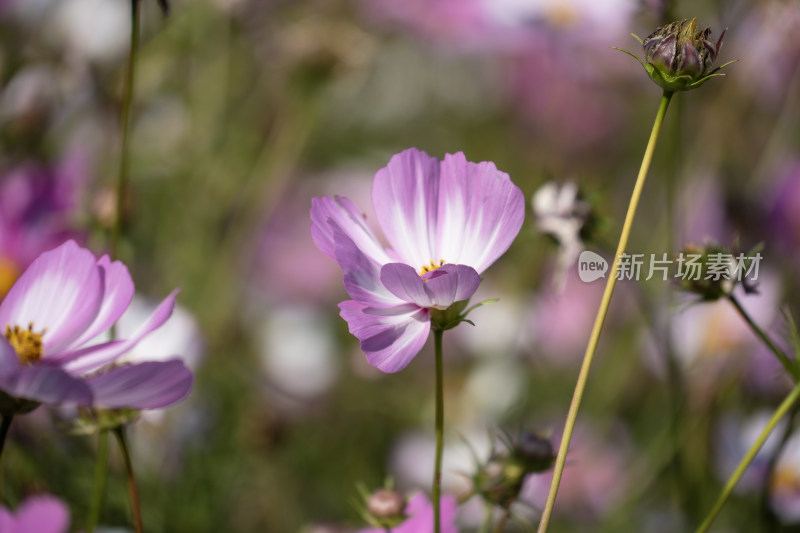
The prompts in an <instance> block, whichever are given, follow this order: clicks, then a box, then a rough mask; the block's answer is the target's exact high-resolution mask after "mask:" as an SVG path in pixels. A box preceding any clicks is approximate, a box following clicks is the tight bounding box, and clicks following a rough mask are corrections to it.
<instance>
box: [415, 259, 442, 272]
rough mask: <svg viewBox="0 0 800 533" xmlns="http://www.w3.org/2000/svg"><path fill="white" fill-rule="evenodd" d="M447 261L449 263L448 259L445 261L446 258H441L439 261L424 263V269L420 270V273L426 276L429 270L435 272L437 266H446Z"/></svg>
mask: <svg viewBox="0 0 800 533" xmlns="http://www.w3.org/2000/svg"><path fill="white" fill-rule="evenodd" d="M445 263H447V261H445V260H444V259H439V262H438V263H437V262H436V261H433V260H432V261H431V262H430V263H428V264H427V265H422V269H421V270H420V271H419V275H420V276H424V275H425V274H427V273H428V272H433V271H434V270H436V269H437V268H439V267H442V266H444V265H445Z"/></svg>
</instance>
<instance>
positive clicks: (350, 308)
mask: <svg viewBox="0 0 800 533" xmlns="http://www.w3.org/2000/svg"><path fill="white" fill-rule="evenodd" d="M339 309H340V310H341V313H340V314H341V316H342V318H344V319H345V320H346V321H347V324H348V326H349V327H350V333H352V334H353V335H355V336H356V338H358V340H359V341H361V349H362V350H364V353H366V355H367V361H369V364H371V365H372V366H374V367H376V368H377V369H378V370H381V371H383V372H387V373H393V372H398V371H400V370H402V369H404V368H405V367H406V366H408V364H409V363H410V362H411V360H412V359H414V357H416V355H417V354H418V353H419V351H420V350H421V349H422V347H423V346H424V345H425V341H426V340H427V338H428V333H429V332H430V329H431V323H430V317H429V313H428V311H427V310H426V309H420V308H419V307H417V306H415V305H413V304H406V305H400V306H397V307H395V308H393V309H379V310H376V311H375V312H371V311H373V310H372V309H370V308H369V307H367V306H365V305H363V304H360V303H358V302H354V301H352V300H347V301H345V302H342V303H340V304H339Z"/></svg>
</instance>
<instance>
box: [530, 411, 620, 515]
mask: <svg viewBox="0 0 800 533" xmlns="http://www.w3.org/2000/svg"><path fill="white" fill-rule="evenodd" d="M556 434H559V435H560V434H561V429H560V428H559V429H558V431H557V432H556ZM554 445H556V443H554ZM633 453H634V449H633V447H632V445H631V443H630V439H629V437H628V432H627V429H626V427H625V426H624V425H622V424H621V423H616V424H614V425H611V426H608V427H607V430H606V431H605V432H604V433H603V434H600V433H599V432H598V430H597V429H596V428H595V427H593V426H590V425H586V424H581V423H578V425H577V427H576V429H575V433H574V435H573V438H572V444H571V445H570V452H569V454H568V456H567V467H566V468H565V470H564V474H563V478H562V480H561V488H560V489H559V491H558V502H559V504H558V505H557V506H556V508H555V512H556V513H560V514H561V515H564V516H569V517H570V518H571V519H572V520H573V521H581V520H589V521H591V520H593V519H596V518H597V517H600V516H604V515H607V514H608V513H610V512H612V511H613V510H614V507H615V506H616V505H617V504H619V503H620V502H621V501H622V499H623V498H624V496H625V494H626V493H627V491H628V488H629V487H630V484H631V478H630V465H631V464H632V462H633V461H634V457H633ZM552 477H553V474H552V472H548V473H544V474H532V475H530V476H528V478H527V480H526V481H525V484H524V486H523V488H522V494H521V495H520V499H521V500H523V501H528V502H530V503H531V504H533V505H534V506H535V507H536V508H542V507H543V506H544V502H545V499H546V498H547V492H548V489H549V487H550V482H551V480H552Z"/></svg>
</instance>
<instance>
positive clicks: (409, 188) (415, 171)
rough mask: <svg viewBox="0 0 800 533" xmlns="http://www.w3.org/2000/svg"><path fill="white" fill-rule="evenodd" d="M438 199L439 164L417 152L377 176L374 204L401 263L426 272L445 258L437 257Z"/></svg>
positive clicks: (411, 151) (394, 159) (399, 156)
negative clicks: (425, 267)
mask: <svg viewBox="0 0 800 533" xmlns="http://www.w3.org/2000/svg"><path fill="white" fill-rule="evenodd" d="M438 197H439V161H438V160H437V159H436V158H434V157H431V156H429V155H428V154H426V153H425V152H421V151H420V150H417V149H416V148H410V149H408V150H405V151H403V152H400V153H399V154H396V155H394V156H393V157H392V159H391V160H389V163H388V164H387V165H386V167H384V168H382V169H380V170H379V171H378V172H377V173H376V174H375V181H374V182H373V185H372V204H373V206H374V208H375V213H376V216H377V218H378V223H379V224H380V226H381V229H382V230H383V233H384V234H385V235H386V238H387V239H389V243H390V244H391V245H392V248H393V249H394V251H395V253H396V254H397V258H398V259H399V260H400V261H401V262H403V263H406V264H408V265H411V266H413V267H415V268H422V266H423V265H427V264H428V263H429V262H430V261H438V260H439V259H442V258H444V257H443V256H442V257H438V256H437V255H436V251H437V249H436V227H437V217H438V212H439V209H438ZM444 259H445V260H447V261H451V259H449V258H444ZM383 262H384V263H387V262H388V261H383Z"/></svg>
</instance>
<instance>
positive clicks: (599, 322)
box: [538, 91, 672, 533]
mask: <svg viewBox="0 0 800 533" xmlns="http://www.w3.org/2000/svg"><path fill="white" fill-rule="evenodd" d="M671 98H672V93H671V92H668V91H665V92H664V95H663V96H662V97H661V103H660V104H659V107H658V113H657V114H656V120H655V123H654V124H653V130H652V132H651V133H650V140H649V141H648V143H647V148H646V149H645V152H644V158H643V159H642V166H641V168H640V169H639V175H638V176H637V177H636V184H635V185H634V187H633V193H632V194H631V201H630V204H629V205H628V213H627V214H626V215H625V222H624V224H623V225H622V233H621V234H620V237H619V244H618V245H617V253H616V254H615V256H614V264H613V266H612V267H611V272H610V273H609V275H608V279H607V281H606V288H605V291H604V292H603V298H602V300H601V301H600V307H599V308H598V310H597V316H596V317H595V320H594V326H593V328H592V334H591V336H590V337H589V344H588V346H587V347H586V353H585V354H584V356H583V363H582V365H581V369H580V372H579V373H578V381H577V383H576V385H575V392H574V393H573V395H572V403H570V406H569V413H568V414H567V419H566V422H565V425H564V433H563V434H562V436H561V445H560V446H559V448H558V456H557V457H556V463H555V467H554V471H553V481H552V483H551V484H550V491H549V492H548V494H547V502H546V503H545V507H544V510H543V511H542V518H541V520H540V522H539V529H538V533H545V531H547V527H548V525H549V524H550V516H551V515H552V514H553V507H554V506H555V503H556V495H557V494H558V487H559V485H560V484H561V476H562V474H563V473H564V465H565V464H566V460H567V450H568V449H569V443H570V440H571V439H572V431H573V430H574V429H575V421H576V419H577V418H578V409H579V408H580V405H581V400H582V398H583V391H584V390H585V388H586V382H587V380H588V378H589V370H590V369H591V366H592V360H593V359H594V354H595V352H596V351H597V343H598V341H599V339H600V333H601V331H602V330H603V323H604V322H605V319H606V314H607V313H608V306H609V304H610V303H611V296H612V295H613V294H614V287H615V286H616V284H617V271H618V270H619V263H618V261H617V258H618V257H619V256H621V255H622V254H623V253H625V248H626V247H627V245H628V238H629V237H630V233H631V228H632V226H633V219H634V217H635V216H636V207H637V206H638V205H639V198H640V197H641V194H642V189H643V188H644V182H645V178H646V177H647V171H648V170H649V168H650V163H651V162H652V160H653V152H654V151H655V148H656V141H657V140H658V134H659V132H660V131H661V124H662V123H663V122H664V115H666V113H667V107H668V106H669V102H670V99H671Z"/></svg>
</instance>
